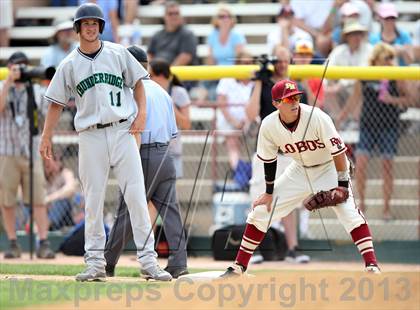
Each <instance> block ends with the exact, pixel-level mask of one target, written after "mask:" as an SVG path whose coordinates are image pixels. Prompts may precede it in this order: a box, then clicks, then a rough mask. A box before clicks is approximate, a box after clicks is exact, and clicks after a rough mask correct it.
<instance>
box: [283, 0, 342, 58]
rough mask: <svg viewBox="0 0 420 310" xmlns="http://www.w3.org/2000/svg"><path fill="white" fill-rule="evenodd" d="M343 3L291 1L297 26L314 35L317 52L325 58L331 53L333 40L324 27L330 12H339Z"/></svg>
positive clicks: (320, 0) (339, 1)
mask: <svg viewBox="0 0 420 310" xmlns="http://www.w3.org/2000/svg"><path fill="white" fill-rule="evenodd" d="M341 2H343V0H336V1H334V0H311V1H300V0H291V1H290V5H291V6H292V9H293V12H294V13H295V21H294V24H295V26H297V27H299V28H301V29H303V30H305V31H306V32H308V33H310V34H311V35H312V37H313V38H314V40H315V46H316V51H317V52H319V53H320V54H321V56H323V57H327V55H328V54H329V52H330V51H331V38H330V36H329V32H328V31H327V30H325V29H324V26H325V23H326V22H327V18H328V15H329V12H330V11H331V10H337V8H339V7H340V6H341ZM315 12H316V13H315Z"/></svg>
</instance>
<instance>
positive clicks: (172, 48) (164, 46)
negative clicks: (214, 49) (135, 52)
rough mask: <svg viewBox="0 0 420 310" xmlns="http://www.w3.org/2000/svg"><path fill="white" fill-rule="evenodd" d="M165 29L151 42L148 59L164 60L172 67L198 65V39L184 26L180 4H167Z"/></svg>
mask: <svg viewBox="0 0 420 310" xmlns="http://www.w3.org/2000/svg"><path fill="white" fill-rule="evenodd" d="M163 19H164V23H165V26H164V29H162V30H160V31H158V32H157V33H156V34H154V35H153V37H152V38H151V40H150V44H149V46H148V50H147V53H148V57H149V59H150V60H153V58H162V59H165V60H166V61H167V62H169V63H170V64H171V65H172V66H185V65H195V64H198V60H197V56H196V53H197V38H196V37H195V35H194V33H192V31H191V30H188V29H187V28H186V26H185V25H184V21H183V18H182V16H181V11H180V7H179V4H178V3H177V2H175V1H168V2H167V3H166V4H165V16H164V18H163Z"/></svg>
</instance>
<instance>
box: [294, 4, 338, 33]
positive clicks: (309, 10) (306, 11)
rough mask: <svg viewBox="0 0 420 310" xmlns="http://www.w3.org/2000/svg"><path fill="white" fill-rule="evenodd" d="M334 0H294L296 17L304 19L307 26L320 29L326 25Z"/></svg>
mask: <svg viewBox="0 0 420 310" xmlns="http://www.w3.org/2000/svg"><path fill="white" fill-rule="evenodd" d="M333 3H334V0H292V1H291V2H290V5H291V6H292V9H293V12H294V13H295V17H296V18H298V19H303V20H304V21H305V24H307V25H308V26H310V27H313V28H315V29H320V28H322V26H323V25H324V23H325V20H326V19H327V17H328V15H329V14H330V10H331V8H332V5H333Z"/></svg>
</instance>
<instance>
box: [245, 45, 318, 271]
mask: <svg viewBox="0 0 420 310" xmlns="http://www.w3.org/2000/svg"><path fill="white" fill-rule="evenodd" d="M273 56H274V58H272V59H268V58H267V57H262V58H261V59H260V63H261V69H260V70H259V71H257V72H256V73H255V77H254V80H255V86H254V89H253V91H252V94H251V99H250V101H249V103H248V105H247V107H246V114H247V117H248V119H249V120H250V121H252V120H255V119H256V118H257V117H258V116H259V118H260V119H261V121H262V120H263V119H264V118H265V117H266V116H267V115H269V114H271V113H272V112H274V111H276V108H275V107H274V106H273V104H272V98H271V88H272V87H273V86H274V84H275V83H276V82H278V81H280V80H284V79H287V76H288V68H289V63H290V61H291V55H290V52H289V50H288V49H287V48H285V47H283V46H281V45H277V46H276V47H275V48H274V53H273ZM269 63H271V64H272V65H273V67H274V72H271V71H270V70H269V69H268V68H267V66H268V64H269ZM290 162H291V160H290V158H288V157H285V156H282V155H280V154H279V155H278V158H277V170H276V171H277V173H276V178H277V177H278V176H280V174H281V173H282V172H283V171H284V169H285V168H286V167H287V165H288V164H289V163H290ZM249 184H250V197H251V199H252V200H254V199H255V198H257V197H258V195H259V194H260V193H262V192H264V191H265V177H264V164H263V162H262V161H261V160H260V159H258V158H257V156H256V154H254V157H253V159H252V178H251V180H250V182H249ZM303 218H304V219H306V215H304V216H303ZM282 224H283V226H284V230H285V236H286V241H287V247H288V252H287V253H286V257H285V260H286V261H288V262H291V263H307V262H309V260H310V258H309V256H307V255H297V254H296V248H297V245H298V240H297V223H296V213H295V212H291V213H290V214H289V215H288V216H286V217H284V218H283V219H282Z"/></svg>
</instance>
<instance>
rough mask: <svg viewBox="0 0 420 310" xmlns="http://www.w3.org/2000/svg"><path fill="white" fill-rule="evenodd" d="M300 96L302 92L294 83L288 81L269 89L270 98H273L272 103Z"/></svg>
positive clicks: (278, 83) (282, 81)
mask: <svg viewBox="0 0 420 310" xmlns="http://www.w3.org/2000/svg"><path fill="white" fill-rule="evenodd" d="M300 94H303V91H300V90H299V88H298V86H297V84H296V82H294V81H290V80H281V81H279V82H277V83H276V84H275V85H274V86H273V88H272V89H271V98H273V101H278V100H281V99H284V98H287V97H291V96H294V95H300Z"/></svg>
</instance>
